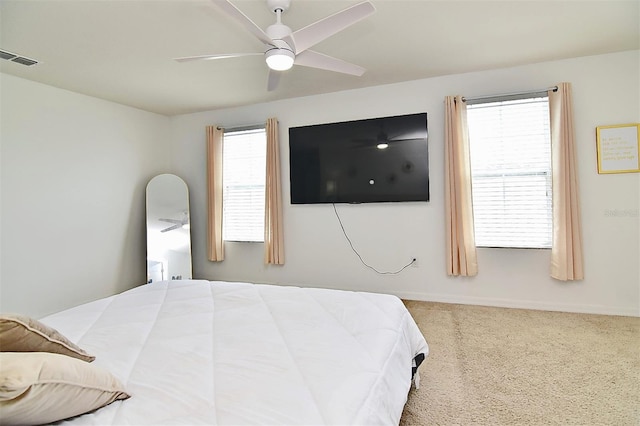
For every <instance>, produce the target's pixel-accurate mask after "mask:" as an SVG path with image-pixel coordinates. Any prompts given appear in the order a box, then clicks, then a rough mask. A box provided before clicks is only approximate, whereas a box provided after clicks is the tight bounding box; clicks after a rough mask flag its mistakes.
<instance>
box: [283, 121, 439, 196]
mask: <svg viewBox="0 0 640 426" xmlns="http://www.w3.org/2000/svg"><path fill="white" fill-rule="evenodd" d="M289 171H290V172H289V173H290V174H289V179H290V184H291V203H292V204H318V203H381V202H398V201H429V155H428V145H427V114H426V113H418V114H409V115H399V116H393V117H380V118H371V119H366V120H357V121H345V122H340V123H327V124H317V125H310V126H301V127H291V128H289Z"/></svg>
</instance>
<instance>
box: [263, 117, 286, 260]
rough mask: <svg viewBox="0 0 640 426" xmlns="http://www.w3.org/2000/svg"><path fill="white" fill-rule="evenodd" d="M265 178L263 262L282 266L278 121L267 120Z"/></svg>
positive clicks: (282, 242)
mask: <svg viewBox="0 0 640 426" xmlns="http://www.w3.org/2000/svg"><path fill="white" fill-rule="evenodd" d="M266 132H267V178H266V181H265V205H264V262H265V264H271V265H284V234H283V229H282V185H281V184H280V148H279V142H278V120H277V119H275V118H270V119H268V120H267V125H266Z"/></svg>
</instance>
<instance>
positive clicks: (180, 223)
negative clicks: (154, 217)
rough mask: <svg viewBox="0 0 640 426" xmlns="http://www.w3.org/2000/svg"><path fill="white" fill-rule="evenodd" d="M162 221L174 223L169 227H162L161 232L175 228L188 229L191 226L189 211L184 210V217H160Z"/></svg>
mask: <svg viewBox="0 0 640 426" xmlns="http://www.w3.org/2000/svg"><path fill="white" fill-rule="evenodd" d="M158 220H159V221H161V222H169V223H173V225H171V226H169V227H168V228H165V229H162V230H161V231H160V232H168V231H173V230H174V229H179V228H185V229H188V226H189V215H188V214H187V212H183V215H182V219H167V218H162V217H161V218H159V219H158Z"/></svg>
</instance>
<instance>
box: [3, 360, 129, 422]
mask: <svg viewBox="0 0 640 426" xmlns="http://www.w3.org/2000/svg"><path fill="white" fill-rule="evenodd" d="M129 397H130V395H129V394H128V393H127V392H126V390H125V389H124V387H123V386H122V384H121V383H120V382H119V381H118V379H116V378H115V377H113V376H112V375H111V373H109V372H108V371H105V370H102V369H100V368H99V367H96V366H95V365H94V364H89V363H86V362H84V361H81V360H79V359H77V358H72V357H69V356H66V355H60V354H54V353H49V352H27V353H25V352H2V353H0V423H1V424H9V425H34V424H43V423H51V422H55V421H58V420H63V419H67V418H69V417H73V416H77V415H80V414H84V413H87V412H89V411H93V410H96V409H98V408H100V407H103V406H105V405H107V404H110V403H112V402H113V401H115V400H118V399H127V398H129Z"/></svg>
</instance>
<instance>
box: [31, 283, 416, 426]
mask: <svg viewBox="0 0 640 426" xmlns="http://www.w3.org/2000/svg"><path fill="white" fill-rule="evenodd" d="M42 322H44V323H46V324H48V325H50V326H52V327H54V328H56V329H58V330H59V331H60V332H62V333H63V334H65V335H66V336H67V337H68V338H70V339H71V340H73V341H75V342H76V343H78V344H79V345H80V346H81V347H82V348H83V349H85V350H87V351H88V352H90V353H92V354H94V355H96V360H95V361H94V362H95V364H96V365H99V366H101V367H103V368H105V369H107V370H109V371H110V372H111V373H113V374H114V375H115V376H116V377H118V378H119V379H120V380H121V381H122V382H123V383H124V384H125V386H126V388H127V390H128V391H129V392H130V393H131V394H132V397H131V398H130V399H128V400H124V401H117V402H114V403H113V404H111V405H109V406H107V407H104V408H102V409H99V410H97V411H95V412H93V413H90V414H85V415H83V416H80V417H77V418H75V419H72V420H71V421H70V423H73V424H76V423H78V424H100V425H106V424H112V425H129V424H130V425H142V424H153V425H157V424H180V425H195V424H207V425H312V424H332V425H357V424H359V425H375V424H384V425H392V424H397V423H398V422H399V420H400V416H401V414H402V409H403V406H404V404H405V402H406V399H407V394H408V391H409V388H410V385H411V367H412V360H413V358H414V356H416V355H417V354H419V353H423V354H424V355H427V352H428V348H427V344H426V342H425V340H424V338H423V336H422V334H421V333H420V331H419V330H418V328H417V326H416V324H415V322H414V321H413V319H412V318H411V316H410V314H409V312H408V311H407V309H406V308H405V307H404V305H403V304H402V302H401V301H400V300H399V299H398V298H397V297H395V296H389V295H381V294H372V293H359V292H348V291H337V290H325V289H311V288H299V287H287V286H272V285H258V284H246V283H227V282H210V281H200V280H191V281H165V282H159V283H154V284H149V285H143V286H141V287H137V288H135V289H132V290H129V291H127V292H124V293H122V294H119V295H116V296H113V297H109V298H106V299H101V300H98V301H96V302H92V303H88V304H85V305H81V306H78V307H75V308H73V309H69V310H66V311H63V312H60V313H57V314H54V315H51V316H48V317H46V318H43V319H42Z"/></svg>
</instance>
